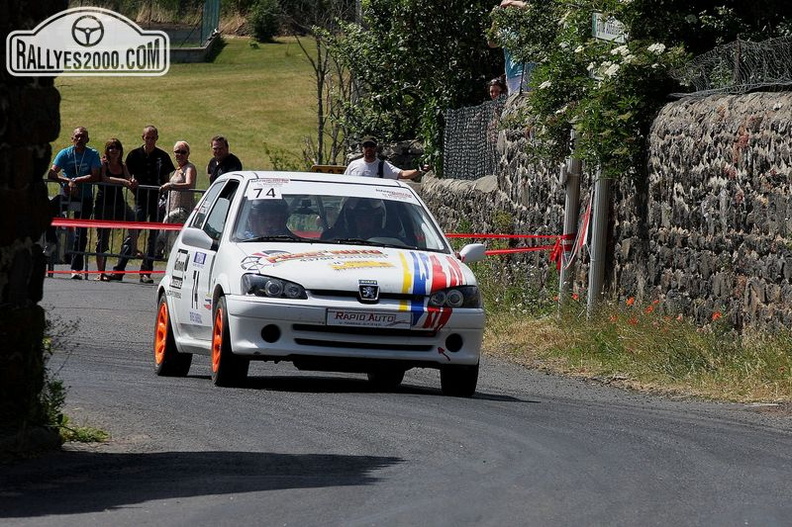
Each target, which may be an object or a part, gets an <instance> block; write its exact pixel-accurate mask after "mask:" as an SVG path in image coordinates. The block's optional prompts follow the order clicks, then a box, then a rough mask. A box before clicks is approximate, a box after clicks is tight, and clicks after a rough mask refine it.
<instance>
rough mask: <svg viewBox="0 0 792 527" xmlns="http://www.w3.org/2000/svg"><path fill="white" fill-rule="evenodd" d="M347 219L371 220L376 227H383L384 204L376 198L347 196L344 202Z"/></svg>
mask: <svg viewBox="0 0 792 527" xmlns="http://www.w3.org/2000/svg"><path fill="white" fill-rule="evenodd" d="M344 208H345V209H346V210H347V214H348V221H350V222H351V223H354V222H356V221H361V222H363V221H367V222H371V223H372V224H374V225H377V226H378V227H385V204H384V203H383V202H382V200H381V199H376V198H349V199H348V200H347V202H346V203H345V204H344Z"/></svg>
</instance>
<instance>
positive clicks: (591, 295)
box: [586, 170, 610, 318]
mask: <svg viewBox="0 0 792 527" xmlns="http://www.w3.org/2000/svg"><path fill="white" fill-rule="evenodd" d="M609 203H610V180H608V179H607V178H604V177H602V171H601V170H598V171H597V180H596V182H595V183H594V207H593V209H592V219H591V264H590V266H589V288H588V301H587V304H586V315H587V316H588V317H589V318H591V316H592V315H593V314H594V311H595V309H596V307H597V304H598V303H599V301H600V299H601V298H602V288H603V285H604V283H605V254H606V253H605V246H606V244H607V241H608V208H609V206H608V204H609Z"/></svg>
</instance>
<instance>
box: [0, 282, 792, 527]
mask: <svg viewBox="0 0 792 527" xmlns="http://www.w3.org/2000/svg"><path fill="white" fill-rule="evenodd" d="M45 288H46V293H45V294H46V296H45V300H44V302H43V304H44V305H45V306H46V307H47V309H48V311H49V313H50V314H51V315H53V316H55V317H59V318H60V319H61V320H62V321H65V322H68V321H79V324H80V327H79V329H78V330H77V331H76V332H74V333H72V334H68V335H66V336H65V339H64V342H63V343H62V344H61V345H60V347H59V351H58V353H57V354H56V356H55V357H54V359H53V361H52V365H53V367H54V368H55V369H57V370H58V372H59V373H58V375H59V376H60V378H61V379H63V380H64V382H65V383H66V385H67V386H68V388H69V392H68V398H67V404H66V408H65V411H66V413H67V414H68V415H69V416H70V418H71V419H72V421H75V422H77V423H79V424H82V425H87V426H93V427H98V428H102V429H104V430H106V431H108V432H109V433H110V434H111V435H112V439H111V441H109V442H108V443H106V444H101V445H66V446H65V447H64V449H63V451H62V452H59V453H54V454H51V455H47V456H44V457H42V458H38V459H34V460H28V461H23V462H19V463H16V464H14V465H12V466H0V525H2V526H3V527H5V526H20V525H35V526H72V525H73V526H89V525H103V526H104V525H107V526H140V525H157V526H177V525H216V526H222V525H233V526H240V525H257V526H258V525H265V526H333V525H344V526H369V525H382V526H391V525H409V526H413V525H420V526H468V525H475V526H523V525H536V526H543V527H545V526H570V525H574V526H588V525H597V526H622V525H624V526H670V525H673V526H686V525H701V526H738V525H740V526H743V525H762V526H768V525H779V526H780V525H784V526H787V525H790V524H792V504H790V498H791V497H792V477H791V476H792V448H791V447H792V418H790V417H789V416H788V414H787V413H785V412H783V411H780V410H781V409H779V408H756V407H746V406H742V405H732V404H713V403H703V402H692V401H674V400H670V399H667V398H659V397H653V396H648V395H640V394H634V393H627V392H623V391H620V390H617V389H615V388H611V387H608V386H602V385H598V384H592V383H586V382H582V381H577V380H569V379H563V378H559V377H554V376H549V375H544V374H541V373H537V372H533V371H528V370H525V369H523V368H521V367H518V366H514V365H511V364H507V363H504V362H501V361H498V360H495V359H492V358H488V357H485V360H484V362H483V367H482V375H481V379H480V382H479V390H478V393H477V394H476V396H475V397H473V398H472V399H457V398H451V397H444V396H442V395H441V394H440V391H439V375H438V374H437V372H435V371H432V370H412V371H410V372H408V373H407V376H406V378H405V382H404V385H403V387H402V388H401V389H399V390H397V391H394V392H392V393H373V392H371V391H370V390H369V389H368V385H367V383H366V382H365V379H364V377H363V376H356V375H341V374H339V375H335V374H310V373H305V372H299V371H298V370H296V369H294V368H293V367H292V366H291V365H289V364H280V365H273V364H268V363H254V364H253V365H252V366H251V377H250V380H249V382H248V383H247V385H246V386H245V387H243V388H226V389H222V388H215V387H213V386H212V384H211V382H210V380H209V364H208V359H207V358H205V357H196V358H195V360H194V362H193V367H192V369H191V371H190V376H189V377H187V378H182V379H168V378H159V377H156V376H155V375H154V373H153V364H152V359H151V351H150V348H151V335H152V332H153V319H154V307H155V301H154V291H155V288H154V286H150V285H148V286H147V285H142V284H139V283H137V282H134V283H132V282H125V283H120V284H119V283H100V282H78V281H71V280H67V279H62V278H55V279H47V281H46V284H45Z"/></svg>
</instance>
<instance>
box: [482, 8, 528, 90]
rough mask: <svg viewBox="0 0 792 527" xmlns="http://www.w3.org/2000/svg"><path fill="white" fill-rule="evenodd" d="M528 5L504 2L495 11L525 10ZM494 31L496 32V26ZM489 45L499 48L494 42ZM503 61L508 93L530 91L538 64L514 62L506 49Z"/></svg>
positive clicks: (489, 42) (504, 49)
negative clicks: (531, 81) (530, 83)
mask: <svg viewBox="0 0 792 527" xmlns="http://www.w3.org/2000/svg"><path fill="white" fill-rule="evenodd" d="M527 5H528V2H523V1H522V0H502V1H501V3H500V5H498V6H497V7H495V9H498V8H500V9H505V8H508V7H514V8H517V9H524V8H525V7H526V6H527ZM493 30H496V28H495V26H494V25H493ZM487 44H488V45H489V47H491V48H497V47H498V44H497V43H496V42H493V41H488V42H487ZM503 61H504V64H505V71H506V88H507V89H508V93H510V94H511V93H522V92H523V91H528V90H529V89H530V88H529V86H528V83H529V81H530V79H531V73H532V72H533V70H534V68H535V67H536V64H535V63H533V62H527V63H526V62H518V61H516V60H514V57H513V56H512V54H511V52H510V51H509V50H508V49H506V48H503Z"/></svg>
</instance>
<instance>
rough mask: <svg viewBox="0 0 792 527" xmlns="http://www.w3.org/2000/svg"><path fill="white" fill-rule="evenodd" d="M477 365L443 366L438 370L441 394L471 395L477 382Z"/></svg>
mask: <svg viewBox="0 0 792 527" xmlns="http://www.w3.org/2000/svg"><path fill="white" fill-rule="evenodd" d="M478 373H479V365H478V364H476V365H475V366H444V367H443V368H442V369H441V370H440V388H441V389H442V391H443V395H449V396H451V397H472V396H473V394H474V393H476V384H478Z"/></svg>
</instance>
